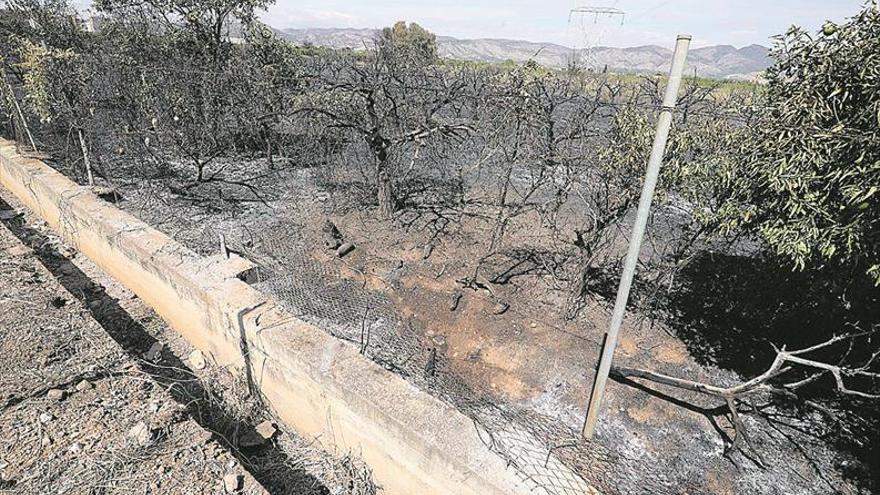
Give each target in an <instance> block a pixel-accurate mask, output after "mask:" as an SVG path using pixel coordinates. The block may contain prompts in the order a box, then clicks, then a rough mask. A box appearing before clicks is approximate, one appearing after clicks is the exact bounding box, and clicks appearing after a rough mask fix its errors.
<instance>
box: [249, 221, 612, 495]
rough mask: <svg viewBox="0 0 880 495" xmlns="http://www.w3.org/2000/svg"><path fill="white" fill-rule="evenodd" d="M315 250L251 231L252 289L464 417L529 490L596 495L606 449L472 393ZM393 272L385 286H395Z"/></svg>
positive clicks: (379, 300)
mask: <svg viewBox="0 0 880 495" xmlns="http://www.w3.org/2000/svg"><path fill="white" fill-rule="evenodd" d="M316 249H317V248H316V247H315V245H314V244H313V243H311V242H310V240H309V239H308V236H307V234H306V232H305V231H304V228H303V227H302V226H301V225H298V224H296V223H293V222H289V221H284V222H280V223H278V224H277V225H275V226H273V227H272V228H267V229H265V230H263V231H262V232H261V233H259V234H256V235H255V236H254V238H253V240H252V242H251V243H250V247H249V248H248V249H247V252H246V253H245V255H246V256H247V257H249V258H251V259H253V260H254V261H256V262H257V263H258V265H259V266H260V269H259V273H258V275H257V277H256V278H257V281H256V282H255V283H254V286H255V287H256V288H258V289H260V290H262V291H264V292H266V293H268V294H271V295H272V296H274V297H275V298H276V299H277V300H278V302H279V303H280V304H282V305H283V306H285V308H286V309H287V310H289V311H291V312H293V313H294V314H296V315H297V316H298V317H299V318H301V319H303V320H304V321H307V322H309V323H312V324H315V325H316V326H319V327H320V328H322V329H324V330H325V331H327V332H329V333H331V334H332V335H334V336H335V337H337V338H339V339H342V340H345V341H347V342H349V343H351V344H352V345H354V346H356V347H357V348H358V349H359V350H360V352H361V353H362V354H364V355H365V356H367V357H369V358H370V359H372V360H373V361H375V362H376V363H378V364H380V365H381V366H383V367H384V368H385V369H387V370H389V371H392V372H394V373H397V374H399V375H401V376H403V377H404V378H405V379H407V380H409V381H411V382H412V383H414V384H415V385H416V386H418V387H419V388H421V389H423V390H426V391H428V392H430V393H431V394H432V395H434V396H435V397H438V398H439V399H441V400H443V401H446V402H448V403H450V404H452V405H454V406H455V407H456V408H457V409H459V410H460V411H462V412H463V413H464V414H466V415H467V416H469V417H470V418H471V419H472V420H473V421H474V426H475V428H476V430H477V432H478V434H479V436H480V438H481V439H482V440H483V441H484V443H485V444H486V445H487V446H488V447H489V448H490V450H491V451H493V452H495V453H496V454H497V455H499V456H501V457H502V458H503V459H504V460H505V461H506V462H507V464H508V465H509V466H510V467H512V468H513V469H514V470H515V471H516V472H517V473H518V475H519V476H520V478H521V479H522V480H524V482H525V483H526V484H527V485H528V486H530V487H531V488H532V490H533V492H534V493H546V494H549V495H578V494H585V493H594V491H593V488H591V487H590V485H591V484H592V485H595V484H596V483H595V481H594V480H593V479H591V482H590V483H589V484H588V483H587V482H586V481H585V476H584V475H585V474H586V473H587V472H588V471H590V470H593V469H595V468H596V467H598V465H600V464H605V463H607V462H608V457H609V455H608V453H607V452H604V451H602V449H601V448H600V447H597V446H594V445H593V446H588V445H587V444H585V443H583V442H582V441H581V440H580V437H579V435H578V434H577V432H575V431H573V430H571V429H570V428H568V427H567V426H565V425H563V424H560V423H559V422H557V421H554V420H552V419H550V418H548V417H546V416H543V415H540V414H537V413H534V412H528V411H521V410H516V409H515V408H513V407H509V406H508V405H506V404H501V403H496V402H493V401H492V400H490V399H487V398H485V397H481V396H478V394H475V393H473V391H472V390H471V388H470V386H469V385H468V384H467V383H466V381H465V380H464V379H463V378H462V377H460V376H458V375H456V374H455V372H454V371H453V370H452V369H451V367H450V366H449V365H448V364H449V363H448V361H447V357H446V356H444V355H443V354H442V353H438V351H437V346H436V345H435V342H433V341H432V340H431V339H430V338H425V337H424V336H423V335H422V333H421V332H419V331H417V330H418V329H417V328H416V326H417V325H419V322H418V321H417V320H415V319H414V318H409V317H406V316H404V315H402V314H401V313H400V312H399V311H398V310H396V309H395V306H394V303H393V301H391V300H389V299H388V297H387V296H385V295H384V294H382V293H380V292H379V291H377V290H373V289H371V288H370V287H369V286H368V284H367V276H366V275H363V280H362V281H361V280H358V279H357V278H356V277H357V273H356V272H357V270H356V269H355V270H354V272H355V277H351V276H350V275H351V274H344V273H343V272H342V270H343V269H344V268H345V265H342V264H340V263H329V262H327V261H326V260H321V259H318V258H317V257H316V256H315V253H316ZM379 261H380V259H376V262H377V263H378V262H379ZM381 261H385V260H381ZM367 263H369V261H367ZM391 273H392V274H391V275H390V276H389V277H388V278H390V280H388V279H386V280H385V282H386V283H388V284H390V285H394V284H395V283H396V281H395V280H393V278H394V275H393V273H394V272H393V271H392V272H391ZM345 275H349V276H345ZM596 471H597V472H603V471H605V469H596Z"/></svg>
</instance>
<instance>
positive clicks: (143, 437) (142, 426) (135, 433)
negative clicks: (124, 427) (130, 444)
mask: <svg viewBox="0 0 880 495" xmlns="http://www.w3.org/2000/svg"><path fill="white" fill-rule="evenodd" d="M128 437H129V438H131V439H132V440H134V441H135V442H137V444H138V445H140V446H141V447H146V446H147V445H150V444H151V443H152V442H153V439H154V438H155V435H154V432H153V430H151V429H150V427H149V426H147V424H146V423H144V422H143V421H139V422H138V424H136V425H134V426H133V427H132V428H131V429H130V430H128Z"/></svg>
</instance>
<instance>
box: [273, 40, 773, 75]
mask: <svg viewBox="0 0 880 495" xmlns="http://www.w3.org/2000/svg"><path fill="white" fill-rule="evenodd" d="M277 32H278V34H279V35H281V36H282V37H284V38H286V39H288V40H290V41H291V42H292V43H295V44H298V45H303V44H312V45H316V46H328V47H332V48H352V49H355V50H357V49H363V48H364V47H365V46H368V45H369V44H370V43H371V42H372V40H373V39H374V38H375V37H376V35H377V34H378V33H379V30H378V29H352V28H307V29H283V30H277ZM437 49H438V51H439V53H440V56H443V57H448V58H452V59H458V60H473V61H481V62H502V61H505V60H512V61H514V62H525V61H527V60H529V59H534V60H535V61H536V62H538V63H539V64H541V65H544V66H547V67H557V68H561V67H566V66H567V65H568V63H569V61H570V60H572V59H573V58H575V59H577V60H578V61H579V63H580V65H581V66H585V67H590V68H593V69H597V70H602V69H604V68H605V67H607V68H608V70H610V71H615V72H639V73H654V72H665V71H667V70H668V68H669V64H670V61H671V60H672V50H670V49H668V48H664V47H660V46H655V45H646V46H637V47H633V48H610V47H596V48H591V49H589V50H572V49H571V48H568V47H565V46H562V45H557V44H554V43H536V42H532V41H520V40H506V39H458V38H453V37H451V36H438V37H437ZM769 51H770V49H769V48H767V47H765V46H761V45H749V46H747V47H744V48H735V47H733V46H730V45H718V46H707V47H702V48H694V49H692V50H691V51H690V54H689V55H688V68H687V69H686V71H687V73H689V74H692V73H693V71H694V69H696V72H697V75H699V76H702V77H708V78H714V79H742V80H753V79H756V78H757V77H758V75H759V74H760V73H761V72H762V71H763V70H764V69H766V68H767V67H769V65H770V62H771V60H770V58H769V56H768V54H769Z"/></svg>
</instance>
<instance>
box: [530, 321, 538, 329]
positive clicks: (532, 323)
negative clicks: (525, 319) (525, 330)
mask: <svg viewBox="0 0 880 495" xmlns="http://www.w3.org/2000/svg"><path fill="white" fill-rule="evenodd" d="M529 327H531V328H538V324H537V323H535V322H531V323H530V324H529Z"/></svg>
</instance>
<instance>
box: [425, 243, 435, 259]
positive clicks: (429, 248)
mask: <svg viewBox="0 0 880 495" xmlns="http://www.w3.org/2000/svg"><path fill="white" fill-rule="evenodd" d="M433 252H434V245H433V244H425V247H423V248H422V259H423V260H426V259H428V258H430V257H431V253H433Z"/></svg>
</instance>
